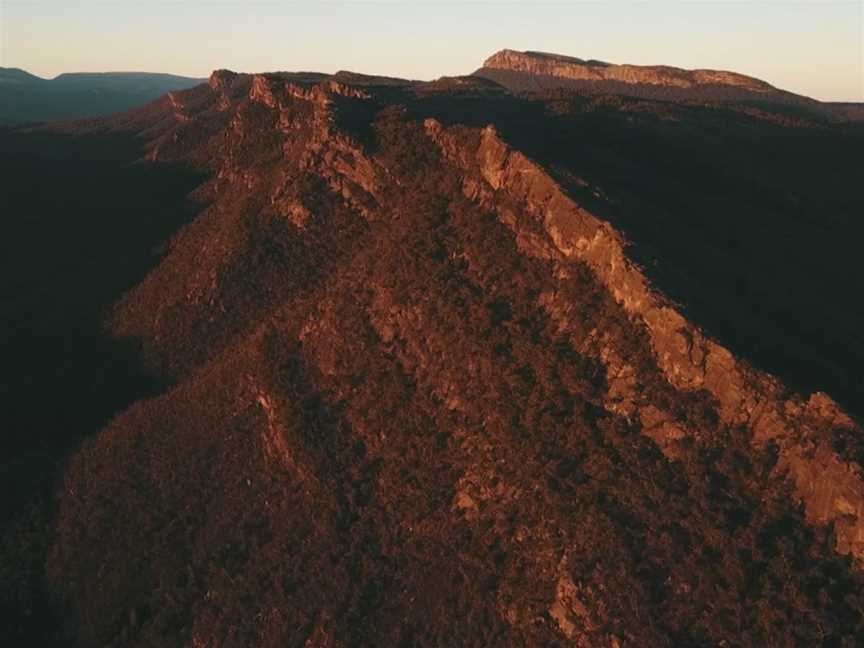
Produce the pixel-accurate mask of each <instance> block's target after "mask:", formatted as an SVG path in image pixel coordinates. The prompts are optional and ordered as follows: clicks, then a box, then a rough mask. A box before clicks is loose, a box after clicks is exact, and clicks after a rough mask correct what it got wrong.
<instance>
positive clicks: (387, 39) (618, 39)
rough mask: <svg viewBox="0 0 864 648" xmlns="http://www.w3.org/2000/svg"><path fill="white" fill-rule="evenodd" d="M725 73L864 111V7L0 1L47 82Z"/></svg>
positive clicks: (0, 14) (657, 1)
mask: <svg viewBox="0 0 864 648" xmlns="http://www.w3.org/2000/svg"><path fill="white" fill-rule="evenodd" d="M505 47H509V48H511V49H519V50H525V49H533V50H541V51H547V52H556V53H560V54H569V55H571V56H578V57H581V58H595V59H601V60H606V61H610V62H613V63H636V64H644V65H648V64H659V63H662V64H667V65H674V66H679V67H685V68H697V67H698V68H714V69H727V70H734V71H736V72H741V73H744V74H749V75H752V76H755V77H758V78H760V79H764V80H765V81H768V82H769V83H772V84H774V85H776V86H778V87H781V88H784V89H787V90H791V91H793V92H798V93H801V94H805V95H808V96H812V97H815V98H817V99H822V100H839V101H864V0H851V1H849V0H846V1H843V2H840V1H836V0H821V1H820V0H811V1H809V2H802V1H800V0H791V1H790V0H784V1H778V0H761V1H760V0H757V1H749V2H748V1H735V2H730V1H722V2H717V1H707V0H677V1H675V0H653V1H652V0H648V1H642V2H632V1H623V0H607V1H596V2H584V1H578V0H577V1H570V2H560V1H559V2H544V1H540V0H538V1H532V0H523V1H514V0H511V1H509V2H508V1H492V0H475V1H473V2H468V1H464V0H463V1H461V2H453V1H445V0H439V1H426V2H412V1H410V0H389V1H387V0H385V1H379V2H368V1H365V0H341V1H340V0H333V1H327V0H321V1H318V2H313V1H305V2H304V1H299V0H298V1H294V2H279V1H275V0H274V1H267V0H261V1H256V0H252V1H249V2H239V1H238V0H179V1H178V0H0V66H2V67H20V68H23V69H26V70H27V71H29V72H32V73H34V74H38V75H39V76H45V77H53V76H55V75H57V74H59V73H61V72H78V71H121V70H124V71H125V70H141V71H148V72H172V73H175V74H183V75H189V76H207V75H208V74H209V73H210V71H211V70H213V69H216V68H229V69H233V70H238V71H246V72H259V71H270V70H314V71H320V72H335V71H337V70H340V69H349V70H355V71H360V72H365V73H370V74H386V75H392V76H400V77H409V78H415V79H433V78H437V77H439V76H442V75H453V74H467V73H470V72H472V71H473V70H475V69H476V68H478V67H480V65H481V63H482V61H483V59H485V58H486V57H487V56H489V55H491V54H492V53H493V52H495V51H497V50H499V49H502V48H505Z"/></svg>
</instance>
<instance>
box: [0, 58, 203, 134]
mask: <svg viewBox="0 0 864 648" xmlns="http://www.w3.org/2000/svg"><path fill="white" fill-rule="evenodd" d="M203 81H204V79H193V78H189V77H182V76H176V75H173V74H153V73H147V72H103V73H92V72H76V73H69V74H61V75H59V76H56V77H54V78H53V79H43V78H41V77H38V76H35V75H33V74H30V73H29V72H25V71H24V70H19V69H17V68H0V125H4V124H6V125H8V124H15V123H22V122H37V121H47V120H57V119H80V118H82V117H98V116H100V115H110V114H111V113H117V112H122V111H124V110H129V109H131V108H135V107H138V106H141V105H142V104H145V103H147V102H150V101H153V100H154V99H156V98H158V97H160V96H162V95H164V94H165V93H166V92H170V91H172V90H184V89H186V88H191V87H193V86H196V85H198V84H200V83H202V82H203Z"/></svg>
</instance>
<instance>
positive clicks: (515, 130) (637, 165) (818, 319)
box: [411, 96, 864, 419]
mask: <svg viewBox="0 0 864 648" xmlns="http://www.w3.org/2000/svg"><path fill="white" fill-rule="evenodd" d="M601 103H603V104H605V105H601ZM549 105H550V104H544V103H543V102H540V101H530V100H524V99H517V98H501V97H493V98H489V99H484V98H482V97H480V98H470V99H456V98H454V97H452V96H451V97H440V98H436V97H432V98H428V99H424V100H421V101H418V102H415V103H414V104H413V105H412V106H411V111H412V113H413V114H414V116H415V117H417V118H425V117H434V118H436V119H438V120H439V121H441V122H443V123H445V124H450V123H462V124H466V125H469V126H485V125H486V124H488V123H490V122H491V121H494V124H495V126H496V128H497V130H498V132H499V134H500V135H501V136H502V137H503V139H504V140H506V141H508V142H510V143H511V144H512V145H514V146H515V147H516V148H519V149H520V150H522V151H523V152H525V153H526V154H527V155H528V156H530V157H531V158H533V159H535V160H537V161H539V162H540V163H542V164H543V165H544V166H545V167H547V168H548V169H551V170H552V172H553V173H554V174H555V175H556V176H557V177H558V179H559V180H560V181H561V182H562V183H563V184H564V186H565V187H567V188H568V189H569V190H570V192H571V194H572V195H573V196H574V198H576V199H577V200H578V201H579V202H581V203H582V204H584V205H585V206H586V207H588V208H589V209H591V210H592V211H593V212H594V213H595V214H597V215H598V216H600V217H601V218H604V219H606V220H608V221H610V222H611V223H612V224H613V225H615V227H617V228H618V229H619V230H621V231H623V232H624V233H625V234H626V236H627V237H628V238H629V239H630V240H631V241H632V242H633V247H632V248H631V250H630V254H631V256H632V257H633V258H634V259H635V260H636V261H637V262H638V263H640V264H641V265H642V266H644V268H645V272H646V274H647V275H648V276H649V277H650V279H651V280H652V282H653V283H654V285H656V286H658V287H659V288H660V289H661V290H662V291H663V292H664V293H666V294H667V295H668V296H670V297H671V298H672V299H674V300H675V301H677V302H679V303H681V304H682V305H683V307H684V311H685V312H686V314H687V315H688V317H689V318H690V319H691V320H693V321H695V322H696V323H698V324H699V325H701V326H703V327H704V328H705V329H706V330H707V331H708V332H709V333H710V334H711V335H713V336H714V337H716V338H717V339H718V340H720V341H721V342H722V343H723V344H724V345H726V346H727V347H729V348H730V349H732V350H733V351H734V352H735V353H736V354H738V355H740V356H743V357H745V358H747V359H749V360H750V361H751V362H752V363H753V364H755V365H756V366H757V367H760V368H762V369H764V370H767V371H769V372H771V373H773V374H775V375H777V376H779V377H781V378H782V379H783V380H784V382H785V383H786V384H787V385H789V386H790V387H792V388H793V389H795V390H796V391H800V392H804V393H808V392H812V391H816V390H821V391H826V392H828V393H829V394H830V395H832V396H833V397H834V398H835V399H837V400H838V401H840V402H841V403H842V404H843V406H844V407H845V408H847V410H848V411H850V412H852V413H853V414H854V415H856V416H857V417H859V419H860V418H861V417H862V416H864V379H862V373H861V367H862V366H864V336H862V335H861V331H862V330H864V301H862V300H861V298H860V295H861V294H864V265H862V264H861V262H860V259H859V254H860V241H861V238H862V235H864V220H862V218H861V215H862V214H864V198H862V194H861V191H860V187H861V186H864V166H862V165H861V163H860V156H861V150H862V149H864V129H860V128H857V129H855V128H851V127H850V128H845V129H840V128H837V129H828V128H805V127H800V126H799V127H793V126H791V125H780V124H777V123H772V122H771V121H768V120H766V119H757V118H755V117H752V116H748V115H746V114H744V113H743V112H740V111H735V110H731V109H721V108H717V107H715V108H711V107H699V106H672V105H669V104H661V103H650V102H644V103H641V102H638V101H635V100H627V99H621V98H604V99H595V100H593V101H588V100H584V99H579V98H575V99H564V100H561V101H558V102H555V103H554V107H555V110H554V111H553V110H550V109H549V107H548V106H549ZM782 118H783V117H782V116H780V115H779V114H778V119H782ZM576 178H581V179H584V180H586V181H587V182H588V183H589V185H591V186H592V187H596V188H599V189H600V190H601V191H602V194H601V196H600V197H599V198H598V197H597V196H595V195H593V193H592V191H591V190H588V189H585V188H580V187H579V185H578V184H577V183H575V182H574V180H575V179H576Z"/></svg>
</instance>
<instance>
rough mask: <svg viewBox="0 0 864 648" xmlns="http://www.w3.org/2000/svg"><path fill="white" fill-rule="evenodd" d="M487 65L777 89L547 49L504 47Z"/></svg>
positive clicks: (596, 77) (582, 77) (594, 77)
mask: <svg viewBox="0 0 864 648" xmlns="http://www.w3.org/2000/svg"><path fill="white" fill-rule="evenodd" d="M483 67H484V68H485V69H494V70H509V71H511V72H522V73H527V74H533V75H541V76H551V77H560V78H563V79H571V80H574V81H618V82H620V83H632V84H650V85H661V86H672V87H676V88H694V87H698V86H705V85H724V86H734V87H736V88H740V89H743V90H748V91H751V92H764V93H768V92H775V91H776V90H777V89H776V88H774V87H773V86H772V85H770V84H768V83H765V82H764V81H760V80H759V79H754V78H753V77H748V76H745V75H743V74H737V73H735V72H725V71H722V70H684V69H681V68H676V67H669V66H665V65H615V64H612V63H605V62H603V61H594V60H588V61H585V60H582V59H579V58H575V57H572V56H563V55H560V54H547V53H544V52H517V51H515V50H509V49H504V50H501V51H500V52H496V53H495V54H493V55H492V56H490V57H489V58H488V59H486V61H485V62H484V63H483Z"/></svg>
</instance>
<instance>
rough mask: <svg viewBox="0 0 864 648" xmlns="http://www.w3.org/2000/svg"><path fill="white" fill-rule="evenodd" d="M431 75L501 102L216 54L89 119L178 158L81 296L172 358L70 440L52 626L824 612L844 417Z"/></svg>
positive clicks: (215, 637) (842, 486) (342, 629)
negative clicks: (101, 274) (739, 343)
mask: <svg viewBox="0 0 864 648" xmlns="http://www.w3.org/2000/svg"><path fill="white" fill-rule="evenodd" d="M493 58H494V57H493ZM557 64H561V65H564V63H560V62H559V63H556V65H557ZM567 65H580V66H583V67H585V68H586V69H594V68H598V69H606V67H604V66H599V65H597V64H595V63H588V64H583V63H574V62H572V61H568V62H567ZM657 74H660V73H657ZM664 74H665V73H664ZM669 74H671V73H669ZM673 76H674V75H673ZM655 78H658V79H659V78H665V77H662V76H660V77H655ZM355 81H356V80H355ZM682 82H683V81H682ZM687 82H696V81H693V80H692V79H691V80H690V81H687ZM460 85H464V86H465V90H464V92H465V94H464V95H460V90H459V87H460ZM463 100H464V102H465V105H468V106H469V107H470V108H471V110H475V109H476V106H478V105H479V106H481V107H483V108H488V107H491V108H490V112H489V122H495V120H496V115H497V113H496V112H495V109H499V110H500V111H501V112H502V113H505V112H506V111H508V110H510V111H512V110H514V102H516V100H515V99H513V98H510V97H504V96H503V95H502V94H501V93H500V92H499V91H495V92H489V93H488V94H487V93H486V87H485V86H482V85H480V86H478V85H477V84H459V83H439V84H437V85H435V84H430V85H425V86H422V85H416V86H414V85H409V84H404V85H399V84H395V83H392V82H390V81H388V82H387V83H384V82H381V83H376V82H375V81H374V79H368V78H363V79H361V80H360V81H357V82H352V78H350V77H346V76H345V75H341V76H339V77H338V78H319V76H316V75H301V74H297V75H292V74H271V75H251V76H250V75H234V74H232V73H229V72H225V71H220V72H217V73H214V75H213V77H211V82H210V84H209V86H204V87H202V88H201V89H197V90H195V91H190V92H187V93H182V92H180V93H176V94H175V95H172V97H169V98H167V99H166V100H164V101H162V102H160V103H158V104H154V105H153V106H151V107H150V108H148V110H146V111H142V112H139V113H137V114H134V115H129V116H126V117H125V118H124V119H123V120H120V121H113V122H108V123H100V124H97V125H96V126H95V127H96V128H98V129H104V128H108V129H118V130H122V129H125V130H131V131H133V132H135V133H138V134H140V135H141V136H142V137H144V138H146V140H147V142H148V150H149V158H150V159H151V160H152V161H153V163H155V164H164V163H167V162H178V161H181V162H185V163H187V164H191V165H195V166H197V167H199V168H203V169H206V170H207V171H208V174H209V175H208V179H207V180H206V181H205V182H203V183H202V184H201V186H199V187H198V189H197V190H196V196H197V197H199V198H200V199H201V200H203V201H206V208H205V209H203V211H202V212H201V213H200V214H199V215H198V216H197V218H196V219H195V220H194V221H193V222H191V223H189V224H188V225H187V226H185V227H184V228H182V229H181V230H180V231H178V232H177V233H176V234H175V235H174V236H173V238H172V239H171V240H170V241H169V243H168V245H167V252H166V254H165V255H164V257H162V258H161V259H160V261H159V263H158V265H156V267H155V268H153V270H152V271H151V272H150V273H149V275H148V276H147V277H146V278H145V279H144V280H143V281H142V282H140V283H139V284H138V285H137V286H135V287H134V288H133V289H132V290H131V291H129V292H128V293H127V294H126V295H125V296H124V297H123V298H122V299H121V300H120V301H119V302H118V303H117V304H116V305H115V308H114V310H113V313H112V315H111V318H110V326H111V329H112V331H113V332H114V333H115V334H116V335H118V336H122V337H124V338H131V339H133V340H134V341H135V342H136V343H137V344H138V345H139V346H140V348H141V350H142V355H143V357H144V359H145V361H146V363H147V364H148V366H150V367H151V368H152V369H153V370H154V371H156V372H158V373H159V374H160V375H162V376H165V377H167V378H169V379H170V380H171V387H170V388H169V389H167V390H166V392H165V393H163V394H161V395H159V396H157V397H154V398H150V399H147V400H143V401H141V402H139V403H136V404H135V405H133V406H132V407H131V408H129V409H128V410H127V411H126V412H124V413H122V414H121V415H119V416H118V417H117V418H116V419H115V420H113V421H112V422H111V423H110V425H108V426H107V428H106V429H105V430H103V431H102V432H101V433H100V434H99V435H98V436H96V437H95V438H93V439H92V440H90V441H88V442H87V443H86V444H85V445H84V446H83V447H82V448H81V449H80V450H79V451H78V452H77V453H76V454H75V456H74V457H73V458H72V459H71V461H70V464H69V468H68V471H67V474H66V475H65V479H64V481H63V484H62V488H61V490H60V492H59V500H58V510H59V513H58V519H57V522H56V529H55V535H54V536H53V540H52V546H51V549H50V559H49V570H48V573H49V582H50V584H51V588H52V592H53V593H54V595H56V596H57V597H58V600H59V601H60V602H61V604H62V609H63V612H64V620H65V622H66V627H67V631H68V633H69V636H70V637H72V638H74V639H75V640H77V642H78V643H80V644H82V645H117V646H120V645H123V646H126V645H130V646H137V645H140V646H144V645H154V644H155V645H193V646H233V645H262V646H282V645H309V646H311V645H315V646H318V645H320V646H352V645H370V646H372V645H396V644H401V643H405V644H416V645H572V646H608V647H610V648H613V647H614V648H623V647H624V646H643V645H664V644H670V645H719V644H721V643H723V642H726V643H730V644H731V643H735V644H740V645H753V646H760V645H796V644H799V645H805V644H811V645H815V644H818V643H820V642H833V643H834V644H836V645H853V644H854V641H855V640H856V639H855V638H856V636H858V635H859V634H860V632H861V631H862V630H864V616H862V613H864V601H862V600H861V598H860V594H859V593H858V592H860V591H861V588H862V587H864V577H862V571H861V568H862V561H864V481H862V474H861V465H860V459H859V457H860V456H862V455H861V449H862V442H861V437H860V435H861V430H860V428H859V427H858V426H857V425H856V423H855V422H854V421H853V420H852V419H851V418H850V417H848V416H847V415H846V414H844V413H843V412H842V411H841V408H840V407H839V406H837V405H836V403H834V401H832V399H831V398H830V397H829V396H827V395H826V394H823V393H814V394H812V395H809V396H803V395H797V394H794V393H792V392H791V391H790V390H789V389H787V388H786V387H784V386H783V384H782V383H781V381H780V380H778V379H777V378H774V377H772V376H770V375H768V374H766V373H764V372H762V371H760V370H758V369H756V368H754V367H753V366H752V365H751V363H749V362H748V361H746V360H745V359H743V358H740V357H737V356H736V355H735V354H733V353H732V352H731V351H729V350H728V349H726V348H724V347H723V346H722V345H721V344H719V343H718V342H716V341H715V340H714V338H713V337H712V335H711V333H710V332H707V331H704V330H702V329H701V328H700V327H698V326H696V325H695V324H693V323H692V322H690V321H688V319H687V318H686V317H685V316H684V315H683V314H682V312H681V308H680V307H679V306H678V305H676V304H674V303H672V302H671V301H670V300H669V299H667V298H665V297H664V296H663V295H662V294H661V293H660V292H658V290H657V289H656V288H655V287H654V286H653V285H652V283H651V282H650V281H649V279H648V278H647V277H646V275H645V272H644V271H643V269H642V268H640V267H639V266H638V265H637V264H636V263H635V262H634V261H633V260H632V258H631V255H630V251H629V248H628V247H627V241H626V239H625V237H624V235H623V234H621V233H620V232H619V231H617V230H616V229H615V228H614V227H613V226H612V225H611V224H610V223H609V222H608V221H605V220H603V219H602V218H600V217H599V216H598V215H597V214H596V213H595V211H594V209H593V206H591V205H588V204H586V203H583V202H581V201H579V200H577V199H576V197H575V196H574V194H573V193H572V192H571V191H570V190H569V187H568V186H565V184H564V183H562V181H561V180H560V177H561V176H560V172H556V171H555V170H553V169H551V168H547V167H545V166H544V165H543V164H541V163H540V162H539V161H538V160H537V159H533V158H532V157H530V156H529V155H528V154H527V153H525V152H523V151H521V150H519V148H518V147H517V146H515V145H514V143H513V142H511V141H507V139H506V138H505V137H504V136H503V135H502V134H501V132H500V131H499V130H498V129H496V128H495V127H494V126H481V127H478V126H471V125H466V124H465V123H459V122H460V119H459V118H462V117H464V116H465V115H469V116H470V114H472V113H470V112H469V111H468V110H467V109H463V108H464V106H463V104H462V103H460V102H461V101H463ZM532 105H533V104H532ZM442 106H443V108H442ZM555 108H556V106H554V105H551V106H550V108H549V110H550V111H551V110H553V109H555ZM595 108H596V106H589V109H591V110H594V109H595ZM625 108H626V107H625ZM544 109H545V107H544ZM602 109H603V110H609V108H608V106H604V107H602ZM640 109H644V110H645V111H649V112H650V111H651V110H652V107H651V106H648V107H644V106H642V107H640ZM448 110H452V111H453V113H452V114H455V115H456V116H457V117H456V118H454V117H451V118H450V119H447V115H450V114H451V113H448V112H447V111H448ZM622 110H623V108H622ZM430 114H432V115H437V117H435V116H430ZM632 114H633V113H628V115H632ZM652 115H653V113H652ZM675 117H676V118H678V117H679V116H678V115H675ZM735 118H736V119H737V115H736V116H735ZM465 121H466V122H467V121H468V120H467V119H465ZM754 123H755V124H757V125H758V124H759V122H756V121H754V122H747V127H748V128H755V126H752V124H754ZM574 155H578V151H576V152H574ZM571 185H577V186H585V187H589V188H591V191H592V192H593V193H592V195H593V196H595V198H596V199H597V200H600V201H602V200H603V199H604V196H605V194H604V193H603V192H602V191H601V190H600V189H599V188H593V187H592V186H591V185H590V184H589V183H588V182H587V181H584V180H582V181H581V184H579V183H578V182H576V181H575V180H574V181H573V183H571ZM839 440H842V441H843V444H842V447H841V444H839V443H838V441H839ZM844 642H845V643H844Z"/></svg>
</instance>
